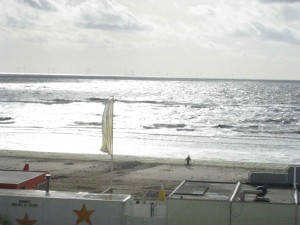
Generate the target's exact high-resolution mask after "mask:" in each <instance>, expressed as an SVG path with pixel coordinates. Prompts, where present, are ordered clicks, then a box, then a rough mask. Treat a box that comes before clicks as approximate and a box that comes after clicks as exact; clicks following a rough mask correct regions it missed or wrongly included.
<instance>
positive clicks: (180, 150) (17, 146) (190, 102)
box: [0, 75, 300, 164]
mask: <svg viewBox="0 0 300 225" xmlns="http://www.w3.org/2000/svg"><path fill="white" fill-rule="evenodd" d="M111 97H114V99H115V103H114V154H117V155H132V156H147V157H158V158H178V159H184V158H185V157H186V156H187V155H190V156H191V158H192V159H199V160H207V161H233V162H236V163H238V162H258V163H260V162H265V163H289V164H295V163H300V82H299V81H257V80H251V81H250V80H142V79H128V80H126V79H104V78H103V79H99V78H92V77H89V78H88V79H84V77H76V78H75V77H69V78H66V77H63V78H62V77H59V76H54V77H49V76H28V77H22V76H14V75H8V76H3V75H2V76H0V109H1V110H0V149H8V150H12V151H13V150H29V151H40V152H70V153H80V154H86V153H88V154H96V155H98V154H103V153H100V151H99V149H100V147H101V142H102V131H101V120H102V113H103V110H104V104H105V102H106V101H107V100H108V99H110V98H111Z"/></svg>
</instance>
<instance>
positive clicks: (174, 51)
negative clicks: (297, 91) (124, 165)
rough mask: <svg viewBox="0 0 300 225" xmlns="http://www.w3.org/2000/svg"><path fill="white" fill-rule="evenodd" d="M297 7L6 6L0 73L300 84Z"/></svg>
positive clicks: (67, 1)
mask: <svg viewBox="0 0 300 225" xmlns="http://www.w3.org/2000/svg"><path fill="white" fill-rule="evenodd" d="M299 17H300V1H297V0H250V1H248V0H241V1H231V0H219V1H208V0H190V1H184V0H172V1H171V0H164V1H157V0H146V1H143V2H140V1H138V0H131V1H125V0H115V1H114V0H59V1H58V0H10V1H5V0H0V33H1V35H0V71H2V72H45V73H47V72H56V73H80V74H81V73H87V72H89V73H93V74H128V73H131V74H136V75H161V76H185V77H187V76H193V77H209V78H223V77H225V78H250V79H251V78H253V79H300V76H299V75H298V73H299V71H300V65H299V59H300V51H299V50H300V20H299Z"/></svg>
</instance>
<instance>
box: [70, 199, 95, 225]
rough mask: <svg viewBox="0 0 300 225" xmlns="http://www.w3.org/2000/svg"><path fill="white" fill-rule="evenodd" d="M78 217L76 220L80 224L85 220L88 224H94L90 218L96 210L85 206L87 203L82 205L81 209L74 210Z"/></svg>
mask: <svg viewBox="0 0 300 225" xmlns="http://www.w3.org/2000/svg"><path fill="white" fill-rule="evenodd" d="M73 211H74V212H75V213H76V214H77V216H78V218H77V221H76V224H79V223H81V222H83V221H85V222H86V223H87V224H89V225H92V222H91V220H90V216H91V215H92V214H93V213H94V212H95V210H87V209H86V207H85V204H83V205H82V207H81V210H75V209H74V210H73Z"/></svg>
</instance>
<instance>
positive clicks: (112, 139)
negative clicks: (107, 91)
mask: <svg viewBox="0 0 300 225" xmlns="http://www.w3.org/2000/svg"><path fill="white" fill-rule="evenodd" d="M111 126H112V134H111V137H112V138H111V154H110V188H111V190H112V174H113V155H114V97H113V98H112V125H111Z"/></svg>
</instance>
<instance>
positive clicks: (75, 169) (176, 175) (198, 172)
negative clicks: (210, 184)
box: [0, 150, 287, 194]
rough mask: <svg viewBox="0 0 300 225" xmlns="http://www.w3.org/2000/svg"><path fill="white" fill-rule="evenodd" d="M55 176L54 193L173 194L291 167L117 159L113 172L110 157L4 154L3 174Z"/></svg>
mask: <svg viewBox="0 0 300 225" xmlns="http://www.w3.org/2000/svg"><path fill="white" fill-rule="evenodd" d="M26 163H28V164H29V168H30V170H31V171H47V172H49V173H50V174H51V184H50V189H51V190H57V191H74V192H78V191H85V192H97V193H98V192H102V191H104V190H106V189H107V188H109V186H110V178H111V177H112V184H113V185H112V186H113V188H115V189H118V190H120V192H122V193H124V194H125V193H126V194H137V193H140V192H145V191H150V190H159V188H160V187H161V184H162V183H163V184H164V187H165V190H166V192H167V193H168V192H170V191H172V190H173V189H174V188H175V187H177V186H178V185H179V184H180V183H181V182H182V181H183V180H203V181H227V182H238V181H246V180H247V179H248V174H249V173H250V172H251V171H264V170H268V171H276V172H278V171H279V172H283V171H284V170H285V169H286V167H287V165H278V164H273V165H272V164H256V163H236V162H211V161H193V160H192V163H191V167H190V168H186V166H185V161H184V159H182V160H178V159H157V158H143V157H131V156H116V155H115V156H114V159H113V171H112V173H111V172H110V170H111V169H110V165H111V160H110V156H109V155H103V154H99V155H85V154H83V155H82V154H61V153H41V152H25V151H15V150H13V151H12V150H11V151H8V150H0V170H22V169H23V167H24V165H25V164H26Z"/></svg>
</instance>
